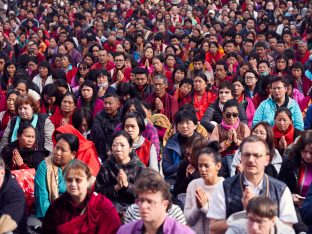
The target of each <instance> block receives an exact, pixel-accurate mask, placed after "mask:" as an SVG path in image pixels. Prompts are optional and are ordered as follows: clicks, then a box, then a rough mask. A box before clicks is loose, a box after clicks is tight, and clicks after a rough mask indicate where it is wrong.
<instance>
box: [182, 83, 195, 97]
mask: <svg viewBox="0 0 312 234" xmlns="http://www.w3.org/2000/svg"><path fill="white" fill-rule="evenodd" d="M191 90H192V85H190V84H183V85H182V86H181V87H180V93H181V94H182V95H184V96H186V95H188V94H189V93H190V92H191Z"/></svg>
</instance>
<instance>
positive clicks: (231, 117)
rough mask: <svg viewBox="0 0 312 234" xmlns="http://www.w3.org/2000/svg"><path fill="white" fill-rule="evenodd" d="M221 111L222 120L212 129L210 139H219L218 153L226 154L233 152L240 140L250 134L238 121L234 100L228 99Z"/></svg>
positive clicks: (236, 105) (245, 126)
mask: <svg viewBox="0 0 312 234" xmlns="http://www.w3.org/2000/svg"><path fill="white" fill-rule="evenodd" d="M222 112H223V113H222V115H223V118H222V122H221V124H218V125H217V126H216V127H215V128H214V129H213V131H212V134H211V136H210V141H219V142H220V144H221V145H220V153H221V155H222V156H226V155H230V154H234V153H235V151H236V150H237V149H238V147H239V146H240V143H241V142H242V140H243V139H244V138H245V137H248V136H249V135H250V130H249V128H248V126H247V125H246V124H244V123H242V122H240V118H239V112H238V103H237V102H236V100H228V101H227V102H226V103H225V104H224V106H223V111H222Z"/></svg>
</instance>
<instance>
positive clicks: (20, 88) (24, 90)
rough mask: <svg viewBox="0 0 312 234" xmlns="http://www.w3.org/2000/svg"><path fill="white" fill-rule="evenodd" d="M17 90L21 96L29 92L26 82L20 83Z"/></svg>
mask: <svg viewBox="0 0 312 234" xmlns="http://www.w3.org/2000/svg"><path fill="white" fill-rule="evenodd" d="M15 90H16V91H18V92H19V93H20V95H21V96H25V95H26V94H27V87H26V84H25V83H18V84H17V85H16V88H15Z"/></svg>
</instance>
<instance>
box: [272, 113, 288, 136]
mask: <svg viewBox="0 0 312 234" xmlns="http://www.w3.org/2000/svg"><path fill="white" fill-rule="evenodd" d="M291 123H292V120H291V119H290V118H289V116H288V115H287V114H286V113H285V112H280V113H278V114H277V115H276V118H275V125H276V127H277V129H278V130H279V131H281V132H286V131H287V129H288V128H289V126H290V125H291Z"/></svg>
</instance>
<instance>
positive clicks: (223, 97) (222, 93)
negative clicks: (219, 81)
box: [219, 88, 233, 104]
mask: <svg viewBox="0 0 312 234" xmlns="http://www.w3.org/2000/svg"><path fill="white" fill-rule="evenodd" d="M230 99H233V95H232V93H231V90H229V89H227V88H223V89H220V90H219V101H220V103H221V104H224V103H226V101H228V100H230Z"/></svg>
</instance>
